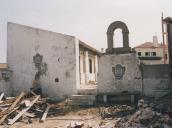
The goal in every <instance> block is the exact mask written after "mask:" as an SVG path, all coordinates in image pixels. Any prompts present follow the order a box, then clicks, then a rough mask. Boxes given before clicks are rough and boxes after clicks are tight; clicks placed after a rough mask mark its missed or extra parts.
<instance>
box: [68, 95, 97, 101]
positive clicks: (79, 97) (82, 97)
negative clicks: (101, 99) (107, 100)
mask: <svg viewBox="0 0 172 128" xmlns="http://www.w3.org/2000/svg"><path fill="white" fill-rule="evenodd" d="M71 100H82V101H83V100H85V101H88V100H93V101H95V100H96V97H95V95H72V97H71Z"/></svg>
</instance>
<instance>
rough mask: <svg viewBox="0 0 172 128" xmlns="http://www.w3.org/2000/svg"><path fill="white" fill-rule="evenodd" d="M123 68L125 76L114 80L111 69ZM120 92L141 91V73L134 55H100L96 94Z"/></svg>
mask: <svg viewBox="0 0 172 128" xmlns="http://www.w3.org/2000/svg"><path fill="white" fill-rule="evenodd" d="M116 64H121V65H122V66H125V74H124V76H123V78H122V79H121V80H116V79H115V76H114V74H113V72H112V67H115V65H116ZM122 91H129V92H133V91H141V72H140V70H139V67H138V59H137V57H136V54H135V53H129V54H119V55H117V54H110V55H102V56H101V57H100V59H99V71H98V92H99V93H115V92H122Z"/></svg>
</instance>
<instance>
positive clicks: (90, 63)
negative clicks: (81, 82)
mask: <svg viewBox="0 0 172 128" xmlns="http://www.w3.org/2000/svg"><path fill="white" fill-rule="evenodd" d="M89 70H90V73H92V72H93V71H92V70H93V67H92V60H91V59H89Z"/></svg>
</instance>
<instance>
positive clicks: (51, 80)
mask: <svg viewBox="0 0 172 128" xmlns="http://www.w3.org/2000/svg"><path fill="white" fill-rule="evenodd" d="M36 53H39V54H40V55H42V56H43V62H45V63H46V64H47V65H48V70H47V72H46V75H43V76H41V86H42V89H43V93H44V94H47V95H48V96H49V97H51V98H53V99H56V100H59V99H63V98H65V97H66V96H70V95H72V94H75V93H76V87H77V86H78V84H79V82H78V81H79V44H78V40H77V39H76V38H75V37H73V36H68V35H64V34H59V33H54V32H51V31H45V30H41V29H37V28H31V27H27V26H23V25H18V24H14V23H8V28H7V63H8V65H9V67H10V69H11V70H12V71H13V77H12V86H13V88H14V94H18V93H19V92H21V91H23V90H29V89H30V88H31V87H32V81H33V79H34V75H35V73H36V71H37V70H36V68H35V65H34V62H33V56H35V55H36ZM55 78H58V79H59V82H55Z"/></svg>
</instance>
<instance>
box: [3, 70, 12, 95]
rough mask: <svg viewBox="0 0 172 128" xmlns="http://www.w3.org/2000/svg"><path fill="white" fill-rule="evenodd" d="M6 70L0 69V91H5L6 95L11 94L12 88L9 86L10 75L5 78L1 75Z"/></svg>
mask: <svg viewBox="0 0 172 128" xmlns="http://www.w3.org/2000/svg"><path fill="white" fill-rule="evenodd" d="M5 72H6V71H5V70H0V93H5V94H6V95H8V96H11V93H12V91H13V88H12V87H11V83H10V82H11V81H10V79H11V76H10V78H8V79H7V78H5V77H4V76H3V75H4V73H5Z"/></svg>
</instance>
